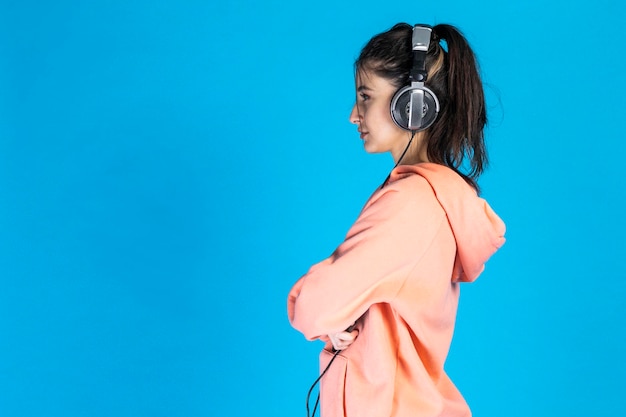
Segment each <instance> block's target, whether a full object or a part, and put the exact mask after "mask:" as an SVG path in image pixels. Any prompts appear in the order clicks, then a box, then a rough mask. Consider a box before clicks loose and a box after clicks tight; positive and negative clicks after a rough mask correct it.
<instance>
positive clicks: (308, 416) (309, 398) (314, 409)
mask: <svg viewBox="0 0 626 417" xmlns="http://www.w3.org/2000/svg"><path fill="white" fill-rule="evenodd" d="M339 352H341V351H340V350H337V351H335V354H334V355H333V357H332V358H331V359H330V362H328V365H326V368H325V369H324V371H322V373H321V374H320V376H318V377H317V379H316V380H315V382H313V385H311V388H309V392H308V393H307V395H306V415H307V417H315V412H316V411H317V406H318V405H319V402H320V393H319V392H318V393H317V399H316V400H315V406H314V407H313V414H310V411H309V402H310V400H311V392H313V388H315V386H316V385H317V383H318V382H320V380H321V379H322V377H323V376H324V374H326V372H327V371H328V369H330V365H332V364H333V361H334V360H335V358H337V356H338V355H339Z"/></svg>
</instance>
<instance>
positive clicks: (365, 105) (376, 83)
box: [350, 70, 410, 162]
mask: <svg viewBox="0 0 626 417" xmlns="http://www.w3.org/2000/svg"><path fill="white" fill-rule="evenodd" d="M396 91H397V87H395V86H394V85H393V84H391V83H390V82H389V81H387V80H386V79H385V78H382V77H380V76H378V75H376V74H374V73H373V72H371V71H363V70H359V71H358V73H357V76H356V93H357V94H356V95H357V97H356V103H355V105H354V107H353V108H352V112H351V113H350V122H351V123H354V124H355V125H357V127H358V131H359V133H360V134H361V139H362V140H363V145H364V147H365V151H366V152H369V153H380V152H391V155H392V156H393V159H394V161H396V162H397V161H398V158H400V155H402V152H403V151H404V149H405V147H406V146H407V144H408V143H409V139H410V133H409V132H407V131H406V130H403V129H401V128H399V127H398V126H397V125H396V124H395V123H394V122H393V120H392V119H391V112H390V110H389V107H390V105H391V98H392V97H393V95H394V94H395V92H396Z"/></svg>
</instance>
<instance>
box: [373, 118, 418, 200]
mask: <svg viewBox="0 0 626 417" xmlns="http://www.w3.org/2000/svg"><path fill="white" fill-rule="evenodd" d="M416 133H417V130H411V139H409V143H408V145H406V148H404V152H402V155H400V158H399V159H398V162H396V164H395V165H394V166H393V168H391V171H389V175H387V178H385V181H383V183H382V185H381V186H380V188H381V189H382V188H384V187H385V185H387V181H389V177H391V172H392V171H393V170H394V169H396V168H397V167H398V165H400V162H402V158H404V155H405V154H406V151H408V150H409V147H410V146H411V143H412V142H413V138H414V137H415V134H416Z"/></svg>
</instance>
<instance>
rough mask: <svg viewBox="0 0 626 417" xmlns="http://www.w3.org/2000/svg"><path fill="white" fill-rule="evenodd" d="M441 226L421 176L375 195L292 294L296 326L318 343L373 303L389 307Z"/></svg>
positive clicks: (438, 208) (441, 216) (290, 306)
mask: <svg viewBox="0 0 626 417" xmlns="http://www.w3.org/2000/svg"><path fill="white" fill-rule="evenodd" d="M442 222H446V217H445V212H444V211H443V209H442V208H441V206H440V205H439V203H438V201H437V199H436V197H435V195H434V193H433V190H432V188H431V187H430V185H429V184H428V182H427V181H426V180H425V179H424V178H422V177H420V176H418V175H412V176H410V177H407V178H404V179H401V180H399V181H396V182H394V183H392V184H390V185H388V186H387V187H385V188H384V189H383V190H381V191H379V192H378V193H377V194H374V196H373V197H372V199H371V200H370V201H369V202H368V203H367V204H366V206H365V207H364V209H363V211H362V212H361V214H360V215H359V217H358V218H357V220H356V222H355V223H354V225H353V226H352V227H351V228H350V230H349V231H348V234H347V236H346V238H345V240H344V242H343V243H342V244H341V245H340V246H339V247H338V248H337V249H336V250H335V252H334V253H333V254H332V255H331V256H330V257H329V258H328V259H326V260H324V261H322V262H320V263H318V264H316V265H314V266H313V267H311V269H310V270H309V271H308V272H307V273H306V274H305V275H304V276H303V277H301V278H300V279H299V280H298V282H296V284H295V285H294V287H293V288H292V289H291V291H290V293H289V298H288V306H287V310H288V315H289V320H290V322H291V324H292V325H293V327H295V328H296V329H298V330H299V331H301V332H302V333H303V334H304V336H305V337H306V338H307V339H311V340H312V339H316V338H320V337H323V336H325V335H327V334H330V333H336V332H340V331H343V330H345V329H346V328H348V327H349V326H350V325H352V324H353V323H354V322H355V321H356V320H357V319H358V318H359V317H361V315H363V313H365V311H367V309H368V308H369V306H371V305H372V304H375V303H381V302H391V301H392V300H393V299H394V297H395V296H396V295H397V293H398V292H399V290H400V288H401V287H402V284H403V283H404V281H405V279H406V277H407V276H408V275H409V272H410V271H411V270H412V269H413V268H414V267H415V265H416V264H417V263H418V262H419V261H420V259H421V258H422V256H423V254H424V253H425V251H426V250H427V249H428V247H429V246H430V244H431V243H432V241H433V239H434V237H435V235H436V233H437V230H438V229H439V227H440V226H441V223H442Z"/></svg>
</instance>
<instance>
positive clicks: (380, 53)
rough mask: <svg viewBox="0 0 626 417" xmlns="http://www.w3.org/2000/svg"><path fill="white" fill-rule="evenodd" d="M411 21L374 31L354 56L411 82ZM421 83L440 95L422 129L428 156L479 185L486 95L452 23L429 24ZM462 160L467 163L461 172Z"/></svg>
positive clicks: (361, 66)
mask: <svg viewBox="0 0 626 417" xmlns="http://www.w3.org/2000/svg"><path fill="white" fill-rule="evenodd" d="M412 31H413V26H412V25H409V24H407V23H398V24H397V25H395V26H394V27H392V28H391V29H389V30H388V31H386V32H383V33H380V34H378V35H376V36H374V37H373V38H372V39H371V40H370V41H369V42H368V43H367V45H365V47H364V48H363V49H362V50H361V54H360V55H359V57H358V59H357V60H356V62H355V70H356V71H359V70H368V71H372V72H373V73H374V74H376V75H378V76H380V77H383V78H385V79H387V80H389V81H390V82H391V83H392V84H393V85H394V86H396V87H398V88H401V87H404V86H406V85H409V84H410V81H409V71H410V70H411V65H412V60H413V56H412V50H411V49H412V45H411V38H412ZM426 71H427V72H428V79H427V80H426V83H425V86H426V87H428V88H430V89H431V90H432V91H433V92H434V93H435V95H436V96H437V97H438V99H439V104H440V111H439V115H438V116H437V120H436V121H435V123H434V124H433V125H432V126H431V127H430V128H428V129H427V130H425V131H424V135H425V140H426V143H427V152H428V159H429V160H430V161H431V162H435V163H439V164H442V165H445V166H447V167H449V168H452V169H453V170H455V171H456V172H457V173H459V174H460V175H461V176H462V177H463V178H464V179H465V180H466V181H467V182H468V183H470V184H471V185H472V186H473V187H474V188H476V189H478V185H477V184H476V180H477V179H478V177H479V176H480V174H481V173H482V172H483V170H484V169H485V168H486V166H487V161H488V158H487V149H486V147H485V141H484V134H483V129H484V127H485V124H486V123H487V112H486V109H485V96H484V92H483V85H482V81H481V79H480V75H479V68H478V63H477V62H476V58H475V56H474V53H473V52H472V49H471V48H470V46H469V44H468V42H467V40H466V39H465V37H464V36H463V34H462V33H461V32H460V31H459V30H458V29H457V28H455V27H454V26H451V25H446V24H441V25H436V26H434V27H433V31H432V39H431V42H430V46H429V48H428V52H427V55H426ZM464 162H466V163H468V164H469V167H466V169H465V171H466V172H462V165H463V164H464Z"/></svg>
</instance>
